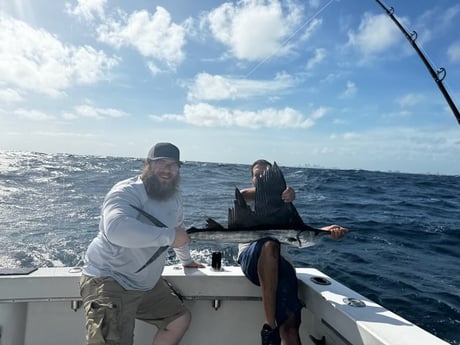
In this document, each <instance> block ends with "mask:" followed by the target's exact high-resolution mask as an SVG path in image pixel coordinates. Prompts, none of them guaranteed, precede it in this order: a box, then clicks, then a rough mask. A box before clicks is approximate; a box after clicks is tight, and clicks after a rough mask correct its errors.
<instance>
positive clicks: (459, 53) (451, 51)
mask: <svg viewBox="0 0 460 345" xmlns="http://www.w3.org/2000/svg"><path fill="white" fill-rule="evenodd" d="M447 56H448V57H449V60H450V61H451V62H460V42H455V43H453V44H451V45H450V47H449V48H448V49H447Z"/></svg>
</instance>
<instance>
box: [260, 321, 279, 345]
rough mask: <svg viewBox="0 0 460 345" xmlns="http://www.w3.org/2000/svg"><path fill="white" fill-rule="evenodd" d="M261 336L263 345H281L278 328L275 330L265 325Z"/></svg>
mask: <svg viewBox="0 0 460 345" xmlns="http://www.w3.org/2000/svg"><path fill="white" fill-rule="evenodd" d="M260 336H261V338H262V345H281V339H280V333H279V330H278V327H276V328H275V329H273V328H271V327H270V326H269V325H267V324H264V326H263V327H262V330H261V331H260Z"/></svg>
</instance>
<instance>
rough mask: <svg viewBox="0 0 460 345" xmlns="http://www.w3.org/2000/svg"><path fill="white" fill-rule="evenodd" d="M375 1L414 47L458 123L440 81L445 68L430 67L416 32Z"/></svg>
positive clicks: (444, 74)
mask: <svg viewBox="0 0 460 345" xmlns="http://www.w3.org/2000/svg"><path fill="white" fill-rule="evenodd" d="M375 1H377V3H378V4H379V5H380V6H381V7H382V8H383V9H384V10H385V12H386V13H387V14H388V16H389V17H390V18H391V19H392V20H393V22H395V24H396V25H397V26H398V28H399V29H400V30H401V31H402V33H403V34H404V36H406V38H407V40H408V41H409V42H410V44H411V45H412V47H413V48H414V49H415V51H416V52H417V54H418V56H419V57H420V58H421V59H422V61H423V63H424V64H425V66H426V68H427V69H428V71H429V72H430V74H431V77H432V78H433V79H434V81H435V82H436V85H438V87H439V89H440V90H441V93H442V94H443V95H444V98H445V99H446V101H447V104H449V107H450V109H452V112H453V113H454V116H455V118H456V119H457V122H458V123H459V124H460V112H459V111H458V109H457V107H456V106H455V103H454V101H453V100H452V98H451V97H450V95H449V93H448V92H447V90H446V88H445V87H444V84H443V83H442V81H443V80H444V78H445V77H446V70H445V69H444V67H441V68H439V69H438V70H437V71H435V70H434V69H433V67H431V65H430V63H429V62H428V60H427V59H426V57H425V55H423V53H422V52H421V50H420V48H419V47H418V46H417V43H415V41H416V40H417V32H416V31H412V32H411V33H410V34H409V33H408V32H407V31H406V29H404V27H403V26H402V25H401V23H400V22H399V21H398V20H397V19H396V17H395V16H394V15H393V14H394V8H393V7H390V8H389V9H388V8H387V7H386V6H385V5H384V4H382V2H381V1H380V0H375Z"/></svg>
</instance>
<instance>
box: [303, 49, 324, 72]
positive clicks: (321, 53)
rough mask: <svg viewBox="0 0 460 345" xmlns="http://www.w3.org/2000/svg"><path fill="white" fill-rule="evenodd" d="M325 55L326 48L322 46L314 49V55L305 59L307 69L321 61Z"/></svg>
mask: <svg viewBox="0 0 460 345" xmlns="http://www.w3.org/2000/svg"><path fill="white" fill-rule="evenodd" d="M325 57H326V50H325V49H324V48H317V49H315V55H314V56H313V57H312V58H311V59H309V60H308V61H307V70H311V69H313V68H314V67H315V66H316V65H317V64H319V63H321V61H323V60H324V58H325Z"/></svg>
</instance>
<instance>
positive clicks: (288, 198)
mask: <svg viewBox="0 0 460 345" xmlns="http://www.w3.org/2000/svg"><path fill="white" fill-rule="evenodd" d="M281 199H283V201H284V202H293V201H294V199H295V191H294V189H292V188H291V187H287V188H286V189H285V190H284V191H283V193H282V194H281Z"/></svg>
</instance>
